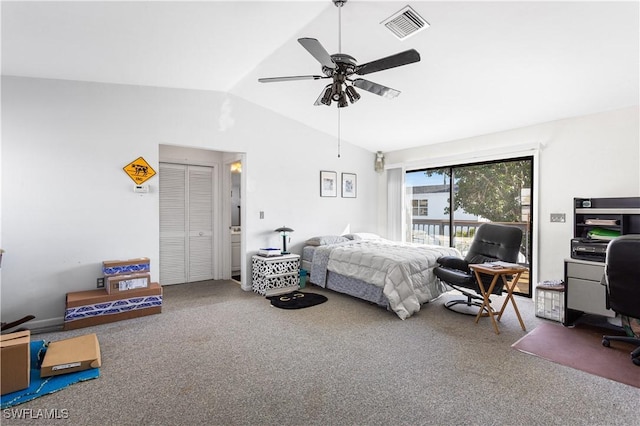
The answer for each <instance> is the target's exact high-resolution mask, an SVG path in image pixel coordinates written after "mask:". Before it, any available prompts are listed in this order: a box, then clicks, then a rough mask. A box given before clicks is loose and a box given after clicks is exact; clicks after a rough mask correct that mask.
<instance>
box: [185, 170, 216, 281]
mask: <svg viewBox="0 0 640 426" xmlns="http://www.w3.org/2000/svg"><path fill="white" fill-rule="evenodd" d="M188 176H189V185H188V186H189V192H188V194H189V200H188V205H189V207H188V210H189V253H188V259H189V262H188V264H189V281H203V280H211V279H213V214H212V213H213V168H211V167H198V166H189V169H188Z"/></svg>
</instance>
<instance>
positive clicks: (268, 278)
mask: <svg viewBox="0 0 640 426" xmlns="http://www.w3.org/2000/svg"><path fill="white" fill-rule="evenodd" d="M251 259H252V262H251V275H252V277H251V278H252V282H251V287H252V288H253V291H255V292H256V293H259V294H262V295H263V296H264V295H265V294H266V293H267V291H268V290H272V289H276V288H285V287H292V286H298V285H299V284H300V256H299V255H297V254H285V255H282V256H273V257H265V256H258V255H254V256H253V257H252V258H251Z"/></svg>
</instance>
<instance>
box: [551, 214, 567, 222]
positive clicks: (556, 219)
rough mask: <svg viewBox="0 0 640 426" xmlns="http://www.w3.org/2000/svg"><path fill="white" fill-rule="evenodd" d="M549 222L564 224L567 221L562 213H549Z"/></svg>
mask: <svg viewBox="0 0 640 426" xmlns="http://www.w3.org/2000/svg"><path fill="white" fill-rule="evenodd" d="M549 220H550V221H551V222H555V223H565V222H566V221H567V215H566V214H564V213H551V218H550V219H549Z"/></svg>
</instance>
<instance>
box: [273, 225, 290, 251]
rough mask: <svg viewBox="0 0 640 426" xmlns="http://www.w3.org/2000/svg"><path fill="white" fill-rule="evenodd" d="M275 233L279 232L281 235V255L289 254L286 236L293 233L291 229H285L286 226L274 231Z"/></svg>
mask: <svg viewBox="0 0 640 426" xmlns="http://www.w3.org/2000/svg"><path fill="white" fill-rule="evenodd" d="M276 232H279V233H280V235H282V254H289V252H288V251H287V235H288V232H293V229H291V228H287V227H286V226H281V227H280V228H278V229H276Z"/></svg>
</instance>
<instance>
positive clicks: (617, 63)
mask: <svg viewBox="0 0 640 426" xmlns="http://www.w3.org/2000/svg"><path fill="white" fill-rule="evenodd" d="M407 4H409V5H411V6H412V7H413V9H414V10H415V11H416V12H418V13H419V14H420V15H421V16H422V17H424V18H425V19H426V20H427V21H428V22H429V24H430V27H429V28H427V29H426V30H424V31H421V32H419V33H417V34H415V35H413V36H411V37H408V38H406V39H405V40H402V41H401V40H399V39H398V38H396V37H395V36H394V35H393V34H392V33H391V32H390V31H389V30H388V29H386V28H385V26H384V25H382V24H381V22H382V21H383V20H385V19H386V18H388V17H389V16H391V15H392V14H394V13H395V12H397V11H398V10H400V9H402V8H403V7H404V6H406V5H407ZM338 13H339V11H338V8H337V7H335V6H334V4H333V3H332V1H331V0H323V1H280V2H274V1H233V2H230V1H228V2H218V1H199V2H185V1H174V2H146V1H145V2H111V1H105V2H98V1H89V2H55V1H47V2H7V1H3V2H2V74H3V75H13V76H28V77H40V78H56V79H68V80H80V81H95V82H105V83H115V84H133V85H148V86H157V87H173V88H188V89H198V90H215V91H223V92H227V93H230V94H233V95H236V96H239V97H241V98H244V99H246V100H248V101H250V102H253V103H255V104H258V105H261V106H263V107H265V108H268V109H271V110H273V111H276V112H277V113H279V114H282V115H284V116H287V117H289V118H291V119H293V120H297V121H300V122H302V123H305V124H306V125H308V126H310V127H313V128H316V129H318V130H320V131H323V132H327V133H329V134H332V135H336V134H337V133H338V125H337V123H338V114H340V123H341V125H340V134H341V137H342V139H343V140H347V141H349V142H351V143H353V144H355V145H359V146H362V147H363V148H365V149H368V150H371V151H377V150H382V151H391V150H397V149H403V148H408V147H413V146H422V145H428V144H433V143H439V142H444V141H450V140H455V139H459V138H464V137H470V136H475V135H480V134H486V133H492V132H497V131H501V130H507V129H511V128H517V127H522V126H527V125H531V124H536V123H541V122H546V121H551V120H556V119H561V118H566V117H572V116H579V115H584V114H590V113H595V112H600V111H606V110H612V109H617V108H623V107H628V106H632V105H638V104H639V103H640V102H639V92H640V88H639V84H638V81H639V75H640V67H639V63H640V59H639V52H640V36H639V34H640V24H639V16H640V10H639V2H638V1H622V2H612V1H603V2H593V1H584V2H580V1H569V2H553V1H544V2H522V1H513V2H509V1H497V2H484V1H468V2H458V1H441V2H432V1H409V2H407V0H399V1H358V0H349V1H348V2H347V3H346V5H345V6H344V7H343V8H342V11H341V22H342V30H341V40H342V42H341V46H342V49H341V50H342V53H347V54H349V55H351V56H353V57H355V59H356V60H357V61H358V63H360V64H362V63H365V62H369V61H372V60H375V59H379V58H382V57H385V56H388V55H391V54H394V53H397V52H400V51H404V50H408V49H416V50H417V51H418V52H419V53H420V55H421V61H420V62H418V63H414V64H410V65H406V66H403V67H399V68H394V69H389V70H385V71H381V72H378V73H375V74H371V75H368V76H367V79H369V80H371V81H374V82H376V83H379V84H382V85H384V86H387V87H391V88H394V89H397V90H399V91H401V92H402V93H401V94H400V96H399V97H397V98H395V99H386V98H383V97H380V96H376V95H373V94H371V93H368V92H363V93H361V95H362V98H361V99H360V101H359V102H357V103H356V104H353V105H350V106H349V107H347V108H341V109H338V108H337V107H336V106H335V104H334V105H332V106H331V107H327V106H314V105H313V104H314V102H315V100H316V99H317V97H318V95H319V94H320V92H321V91H322V88H323V87H324V86H325V85H326V84H327V81H326V80H322V81H314V80H306V81H292V82H279V83H268V84H263V83H259V82H258V78H259V77H277V76H287V75H308V74H320V73H321V69H320V65H319V63H318V61H316V59H314V57H313V56H311V55H310V54H309V52H307V51H306V50H305V49H304V48H303V47H302V46H301V45H300V44H299V43H298V42H297V39H298V38H300V37H312V38H316V39H318V40H319V41H320V42H321V43H322V45H323V46H324V47H325V48H326V49H327V51H328V52H329V53H331V54H333V53H338V45H339V42H338V40H339V31H338ZM520 142H521V141H520Z"/></svg>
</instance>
